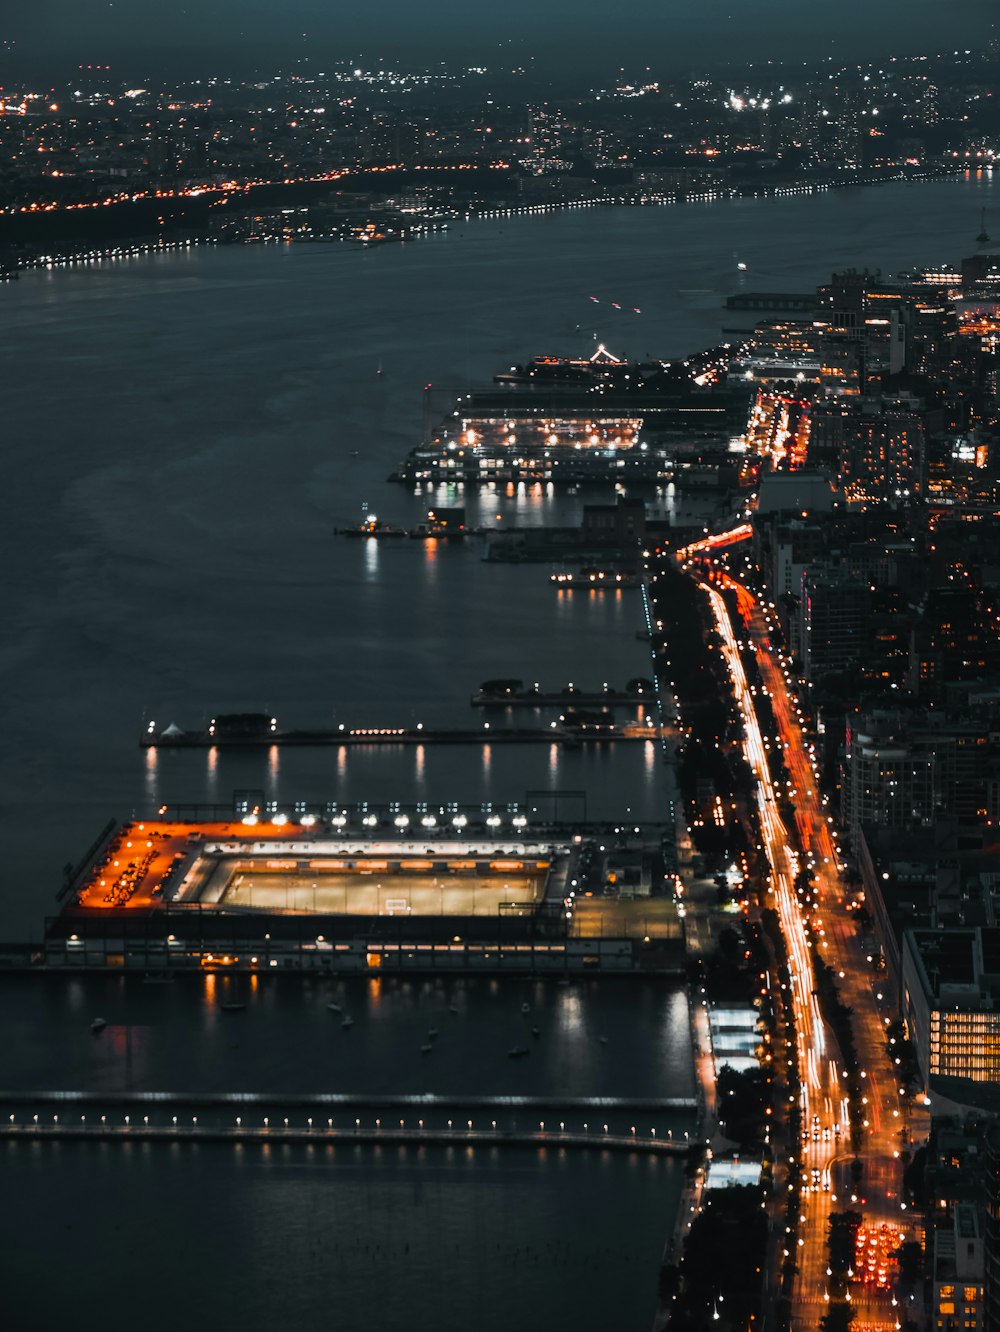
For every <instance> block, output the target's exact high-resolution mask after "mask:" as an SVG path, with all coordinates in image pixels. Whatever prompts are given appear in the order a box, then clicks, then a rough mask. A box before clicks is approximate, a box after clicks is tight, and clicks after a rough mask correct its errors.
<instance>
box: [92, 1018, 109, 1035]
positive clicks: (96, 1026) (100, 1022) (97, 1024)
mask: <svg viewBox="0 0 1000 1332" xmlns="http://www.w3.org/2000/svg"><path fill="white" fill-rule="evenodd" d="M107 1025H108V1024H107V1022H105V1020H104V1018H94V1020H93V1022H92V1023H91V1024H90V1030H91V1031H92V1032H93V1033H94V1035H95V1036H96V1035H97V1033H98V1032H99V1031H103V1030H104V1028H105V1027H106V1026H107Z"/></svg>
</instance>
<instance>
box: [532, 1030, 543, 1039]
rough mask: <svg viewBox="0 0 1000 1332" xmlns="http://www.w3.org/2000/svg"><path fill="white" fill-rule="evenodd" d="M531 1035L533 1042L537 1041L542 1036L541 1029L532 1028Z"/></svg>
mask: <svg viewBox="0 0 1000 1332" xmlns="http://www.w3.org/2000/svg"><path fill="white" fill-rule="evenodd" d="M531 1034H532V1036H534V1038H535V1040H536V1041H537V1040H538V1038H539V1036H541V1034H542V1029H541V1027H532V1028H531Z"/></svg>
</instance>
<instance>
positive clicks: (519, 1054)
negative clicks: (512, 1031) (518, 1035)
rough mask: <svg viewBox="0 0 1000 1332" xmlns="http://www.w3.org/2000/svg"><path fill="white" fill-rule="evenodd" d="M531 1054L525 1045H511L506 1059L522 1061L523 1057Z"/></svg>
mask: <svg viewBox="0 0 1000 1332" xmlns="http://www.w3.org/2000/svg"><path fill="white" fill-rule="evenodd" d="M528 1054H531V1051H530V1050H529V1049H528V1047H527V1046H526V1045H512V1046H511V1048H510V1049H509V1050H508V1051H507V1058H508V1059H523V1058H524V1056H525V1055H528Z"/></svg>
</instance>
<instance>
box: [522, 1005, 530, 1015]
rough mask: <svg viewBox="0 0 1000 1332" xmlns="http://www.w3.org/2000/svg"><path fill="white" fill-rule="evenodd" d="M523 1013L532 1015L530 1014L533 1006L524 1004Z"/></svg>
mask: <svg viewBox="0 0 1000 1332" xmlns="http://www.w3.org/2000/svg"><path fill="white" fill-rule="evenodd" d="M521 1012H522V1013H530V1012H531V1005H530V1004H528V1003H524V1004H522V1005H521Z"/></svg>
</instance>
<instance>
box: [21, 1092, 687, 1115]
mask: <svg viewBox="0 0 1000 1332" xmlns="http://www.w3.org/2000/svg"><path fill="white" fill-rule="evenodd" d="M8 1105H10V1106H25V1105H30V1106H38V1107H41V1106H45V1107H46V1108H51V1107H57V1108H58V1107H63V1106H66V1105H71V1106H77V1107H79V1106H93V1105H100V1106H104V1107H107V1108H110V1107H112V1106H114V1107H116V1108H133V1109H134V1108H135V1107H140V1108H142V1107H146V1108H147V1109H149V1108H154V1107H159V1108H160V1109H171V1108H174V1107H177V1106H184V1107H188V1108H192V1107H193V1108H194V1109H209V1108H224V1109H230V1110H240V1109H248V1108H249V1109H254V1108H260V1107H262V1106H274V1105H281V1106H283V1107H285V1108H286V1109H289V1110H322V1111H327V1110H330V1111H333V1110H401V1109H407V1110H423V1111H425V1112H427V1111H433V1110H456V1111H458V1110H460V1111H476V1112H485V1111H511V1110H522V1111H526V1110H530V1111H532V1112H534V1111H536V1110H542V1111H555V1112H558V1111H560V1110H561V1111H563V1112H565V1113H573V1112H583V1111H585V1110H595V1111H596V1110H600V1111H612V1110H619V1111H622V1110H625V1111H629V1112H632V1111H636V1112H638V1111H644V1112H646V1113H648V1114H656V1113H660V1112H663V1111H665V1110H697V1109H698V1100H697V1098H696V1097H694V1096H674V1097H667V1098H666V1099H663V1098H655V1097H643V1096H442V1095H437V1094H434V1093H429V1092H414V1093H411V1094H407V1093H400V1094H396V1095H374V1096H369V1095H364V1094H362V1093H356V1092H314V1093H312V1094H302V1093H300V1094H291V1095H285V1094H283V1093H281V1092H273V1093H272V1092H166V1091H133V1092H129V1091H109V1092H105V1091H100V1092H94V1091H3V1090H0V1107H3V1106H8Z"/></svg>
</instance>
